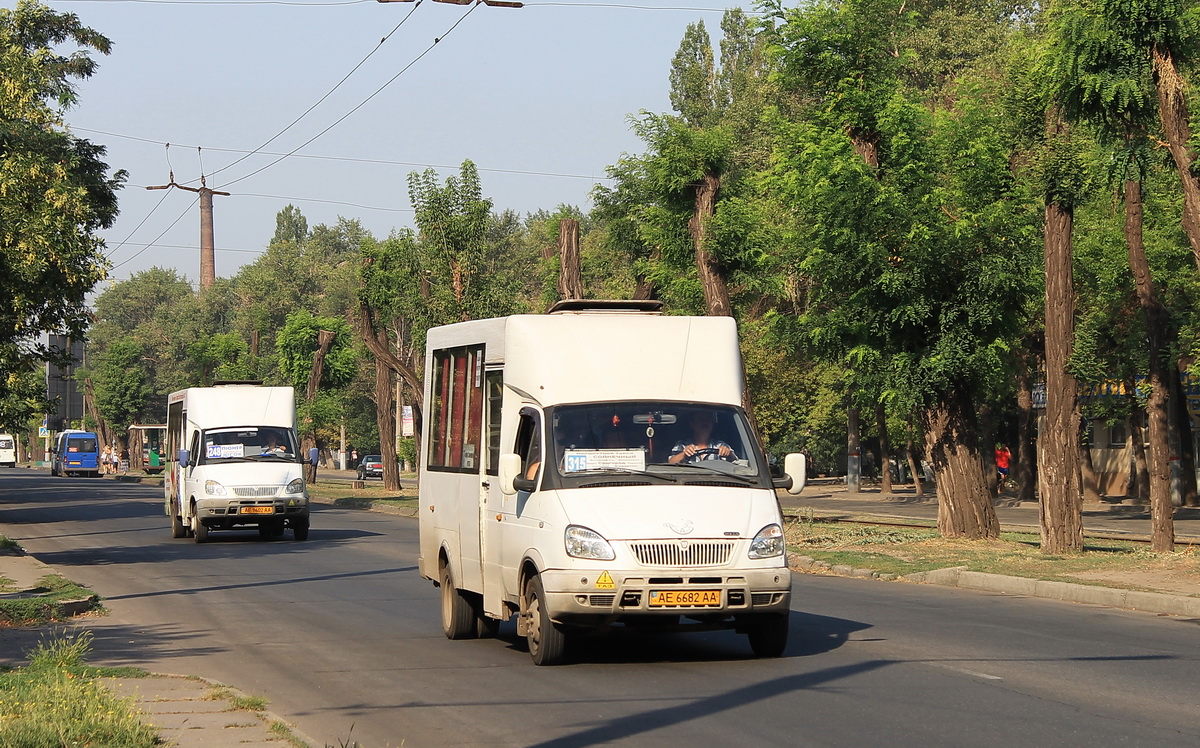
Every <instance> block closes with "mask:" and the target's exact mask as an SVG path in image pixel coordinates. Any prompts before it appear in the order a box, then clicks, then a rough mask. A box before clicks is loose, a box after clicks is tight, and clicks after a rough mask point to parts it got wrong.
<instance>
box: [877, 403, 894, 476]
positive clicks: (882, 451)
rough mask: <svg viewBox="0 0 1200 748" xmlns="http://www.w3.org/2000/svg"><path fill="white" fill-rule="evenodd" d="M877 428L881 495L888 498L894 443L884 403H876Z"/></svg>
mask: <svg viewBox="0 0 1200 748" xmlns="http://www.w3.org/2000/svg"><path fill="white" fill-rule="evenodd" d="M875 427H876V428H878V429H879V493H880V494H881V495H883V496H887V495H888V494H890V493H891V492H892V442H891V440H890V439H888V428H887V411H886V410H885V408H884V407H883V403H875Z"/></svg>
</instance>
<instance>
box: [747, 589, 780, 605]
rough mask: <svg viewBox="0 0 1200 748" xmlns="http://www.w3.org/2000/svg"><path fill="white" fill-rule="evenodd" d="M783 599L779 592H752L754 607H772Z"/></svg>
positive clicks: (751, 600)
mask: <svg viewBox="0 0 1200 748" xmlns="http://www.w3.org/2000/svg"><path fill="white" fill-rule="evenodd" d="M780 597H782V595H780V593H778V592H752V593H751V594H750V602H751V604H753V605H770V604H772V603H777V602H779V598H780Z"/></svg>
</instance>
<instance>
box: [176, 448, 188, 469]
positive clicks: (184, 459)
mask: <svg viewBox="0 0 1200 748" xmlns="http://www.w3.org/2000/svg"><path fill="white" fill-rule="evenodd" d="M176 458H177V459H178V460H179V467H181V468H185V467H187V466H188V465H189V464H191V462H190V461H191V458H192V456H191V454H189V453H188V451H187V450H186V449H181V450H179V454H178V455H177V456H176Z"/></svg>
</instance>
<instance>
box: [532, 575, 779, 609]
mask: <svg viewBox="0 0 1200 748" xmlns="http://www.w3.org/2000/svg"><path fill="white" fill-rule="evenodd" d="M605 575H607V576H605ZM541 579H542V586H543V588H544V590H545V592H546V607H547V612H548V613H549V615H550V617H551V618H552V619H554V620H556V621H560V622H568V623H569V622H571V621H572V620H573V619H580V620H594V619H596V618H601V619H607V620H619V619H621V618H630V617H641V616H680V615H683V616H688V617H691V618H697V617H699V618H726V617H729V616H741V615H744V614H758V613H783V612H785V611H787V610H788V608H789V607H790V606H791V598H792V578H791V572H789V571H788V570H787V569H786V568H783V567H776V568H767V569H732V570H731V569H704V570H688V571H686V572H682V571H681V570H678V569H672V570H665V569H660V570H649V572H647V570H645V569H638V570H636V571H634V570H614V569H607V570H605V569H586V570H572V571H544V572H542V573H541ZM610 585H611V586H610ZM714 591H716V592H719V603H718V604H690V603H686V604H683V605H670V606H657V605H652V604H651V597H652V595H651V593H652V592H653V593H656V594H655V596H654V597H655V598H656V599H658V598H660V597H661V596H660V595H658V594H657V593H663V592H673V593H675V592H690V593H700V592H704V593H708V594H706V595H690V596H688V595H685V596H684V597H685V598H686V597H696V598H707V599H708V600H712V598H713V595H712V594H711V593H712V592H714ZM614 617H615V618H614Z"/></svg>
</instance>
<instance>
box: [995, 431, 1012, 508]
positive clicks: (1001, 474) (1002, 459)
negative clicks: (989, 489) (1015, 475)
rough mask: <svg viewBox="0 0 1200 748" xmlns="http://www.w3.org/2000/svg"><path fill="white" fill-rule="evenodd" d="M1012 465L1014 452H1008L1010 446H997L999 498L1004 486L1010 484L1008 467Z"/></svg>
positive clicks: (997, 487) (997, 491) (997, 486)
mask: <svg viewBox="0 0 1200 748" xmlns="http://www.w3.org/2000/svg"><path fill="white" fill-rule="evenodd" d="M1011 464H1012V452H1009V451H1008V446H1007V445H1005V444H997V445H996V495H997V496H999V495H1000V493H1001V492H1002V491H1003V490H1004V484H1005V483H1007V482H1008V466H1009V465H1011Z"/></svg>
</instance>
